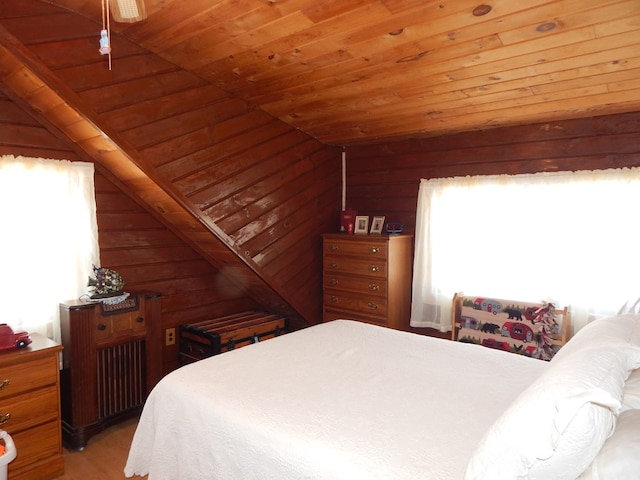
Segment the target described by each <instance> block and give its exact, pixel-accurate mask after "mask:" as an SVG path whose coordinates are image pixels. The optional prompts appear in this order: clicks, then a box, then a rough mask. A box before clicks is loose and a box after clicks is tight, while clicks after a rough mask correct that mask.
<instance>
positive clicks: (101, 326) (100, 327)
mask: <svg viewBox="0 0 640 480" xmlns="http://www.w3.org/2000/svg"><path fill="white" fill-rule="evenodd" d="M106 329H107V326H106V325H105V324H104V323H99V324H98V330H100V331H104V330H106Z"/></svg>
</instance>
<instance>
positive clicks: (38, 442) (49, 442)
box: [9, 419, 62, 479]
mask: <svg viewBox="0 0 640 480" xmlns="http://www.w3.org/2000/svg"><path fill="white" fill-rule="evenodd" d="M11 438H12V439H13V442H14V443H15V444H16V450H17V451H18V456H17V457H16V459H15V460H14V461H13V462H11V463H10V464H9V478H11V479H13V478H15V477H16V475H14V474H13V473H14V472H15V471H16V470H19V469H20V468H22V467H26V466H28V465H29V464H32V463H37V462H40V461H43V460H47V459H48V458H52V457H56V456H60V458H62V442H61V441H60V423H59V421H58V420H57V419H56V420H53V421H51V422H47V423H45V424H42V425H40V426H38V427H36V428H32V429H30V430H25V431H22V432H20V433H17V434H15V435H11ZM61 474H62V473H60V475H61ZM32 478H38V477H32ZM39 478H42V477H39Z"/></svg>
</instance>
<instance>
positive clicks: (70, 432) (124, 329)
mask: <svg viewBox="0 0 640 480" xmlns="http://www.w3.org/2000/svg"><path fill="white" fill-rule="evenodd" d="M127 302H128V303H126V304H121V305H119V306H118V305H115V306H107V305H104V304H102V303H98V302H84V301H79V300H77V301H70V302H66V303H62V304H60V328H61V330H62V345H63V346H64V350H63V369H62V372H61V373H60V376H61V389H62V390H61V395H62V434H63V441H64V444H65V446H66V447H67V448H69V449H71V450H82V449H83V448H84V447H85V445H86V443H87V441H88V439H89V438H90V437H91V436H92V435H94V434H96V433H98V432H100V431H102V430H103V429H104V428H105V427H107V426H109V425H110V424H112V423H115V422H117V421H119V420H122V419H125V418H128V417H131V416H133V415H136V414H138V413H139V412H140V410H141V408H142V405H143V404H144V400H145V399H146V397H147V395H148V393H149V392H150V391H151V389H152V388H153V386H154V385H155V384H156V383H157V382H158V380H160V378H161V376H162V339H161V328H162V325H161V310H160V295H159V294H157V293H147V294H142V293H140V294H132V296H131V297H129V299H127Z"/></svg>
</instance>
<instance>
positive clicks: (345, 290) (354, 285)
mask: <svg viewBox="0 0 640 480" xmlns="http://www.w3.org/2000/svg"><path fill="white" fill-rule="evenodd" d="M322 238H323V255H322V256H323V321H325V322H326V321H330V320H335V319H338V318H346V319H353V320H360V321H363V322H368V323H373V324H377V325H382V326H386V327H391V328H396V329H398V330H407V329H408V328H409V317H410V315H411V279H412V277H411V269H412V248H413V242H412V240H413V236H411V235H346V234H324V235H323V236H322Z"/></svg>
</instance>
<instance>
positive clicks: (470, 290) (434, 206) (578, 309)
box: [411, 168, 640, 332]
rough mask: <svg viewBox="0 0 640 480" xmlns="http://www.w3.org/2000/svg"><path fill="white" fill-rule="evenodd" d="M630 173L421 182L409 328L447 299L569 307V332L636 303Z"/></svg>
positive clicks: (638, 255)
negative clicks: (463, 297) (459, 296)
mask: <svg viewBox="0 0 640 480" xmlns="http://www.w3.org/2000/svg"><path fill="white" fill-rule="evenodd" d="M638 206H640V169H638V168H632V169H616V170H603V171H588V172H587V171H584V172H560V173H539V174H531V175H514V176H508V175H497V176H476V177H463V178H445V179H430V180H422V181H421V184H420V190H419V194H418V208H417V222H416V247H415V264H414V279H413V302H412V312H411V325H412V326H414V327H431V328H436V329H439V330H441V331H443V332H444V331H447V330H451V301H452V298H453V295H454V294H455V293H456V292H463V293H464V294H465V295H479V296H488V297H489V296H493V297H496V298H503V299H514V300H522V301H532V302H537V301H541V300H547V301H552V302H554V303H555V304H556V305H557V306H559V307H564V306H570V307H571V311H572V319H573V330H574V332H575V331H577V330H578V329H580V328H581V327H582V326H584V325H585V324H586V323H587V322H588V321H590V320H591V319H593V318H595V317H597V316H601V315H608V314H613V313H616V312H617V311H618V310H619V309H620V308H621V307H622V305H623V304H624V303H625V302H627V301H629V300H631V301H634V300H635V299H636V298H638V297H640V281H639V280H638V278H639V274H640V248H639V242H638V240H639V239H640V236H639V234H638V232H640V228H639V227H638V219H637V217H636V209H637V208H638Z"/></svg>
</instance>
